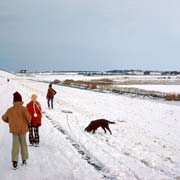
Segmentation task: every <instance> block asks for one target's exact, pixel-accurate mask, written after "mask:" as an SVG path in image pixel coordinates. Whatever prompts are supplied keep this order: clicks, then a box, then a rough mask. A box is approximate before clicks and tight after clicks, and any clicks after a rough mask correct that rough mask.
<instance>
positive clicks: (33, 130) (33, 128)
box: [26, 94, 42, 147]
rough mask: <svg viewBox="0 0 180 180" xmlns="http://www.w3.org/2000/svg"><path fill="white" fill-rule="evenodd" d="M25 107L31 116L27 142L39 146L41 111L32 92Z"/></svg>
mask: <svg viewBox="0 0 180 180" xmlns="http://www.w3.org/2000/svg"><path fill="white" fill-rule="evenodd" d="M26 107H27V109H28V112H29V114H30V115H31V117H32V120H31V123H30V124H29V142H30V144H31V145H35V147H37V146H39V127H40V126H41V118H42V112H41V105H40V103H39V102H38V101H37V95H36V94H32V96H31V101H30V102H29V103H28V104H27V106H26Z"/></svg>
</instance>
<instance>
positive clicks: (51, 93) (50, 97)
mask: <svg viewBox="0 0 180 180" xmlns="http://www.w3.org/2000/svg"><path fill="white" fill-rule="evenodd" d="M56 93H57V92H56V91H55V90H54V89H53V88H52V84H49V88H48V91H47V95H46V98H47V103H48V108H50V105H51V108H52V109H53V99H54V95H55V94H56Z"/></svg>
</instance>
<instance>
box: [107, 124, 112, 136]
mask: <svg viewBox="0 0 180 180" xmlns="http://www.w3.org/2000/svg"><path fill="white" fill-rule="evenodd" d="M106 129H107V130H108V131H109V132H110V134H112V132H111V130H110V129H109V126H107V127H106Z"/></svg>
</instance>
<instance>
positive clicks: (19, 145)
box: [2, 92, 31, 169]
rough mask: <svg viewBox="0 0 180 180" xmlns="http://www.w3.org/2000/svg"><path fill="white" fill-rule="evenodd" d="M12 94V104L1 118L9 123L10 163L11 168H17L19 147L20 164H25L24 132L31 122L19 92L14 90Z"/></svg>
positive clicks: (26, 152) (26, 155)
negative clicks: (10, 139)
mask: <svg viewBox="0 0 180 180" xmlns="http://www.w3.org/2000/svg"><path fill="white" fill-rule="evenodd" d="M13 96H14V97H13V106H12V107H10V108H9V109H8V110H7V111H6V113H5V114H4V115H3V116H2V120H3V121H5V122H6V123H8V124H9V129H10V133H12V138H13V140H12V152H11V153H12V154H11V156H12V165H13V169H17V167H18V159H19V150H20V149H21V156H22V164H23V165H24V164H26V160H27V159H28V148H27V143H26V133H27V132H28V124H29V123H30V122H31V116H30V114H29V113H28V110H27V108H26V107H24V106H23V102H22V96H21V94H19V92H15V93H14V94H13Z"/></svg>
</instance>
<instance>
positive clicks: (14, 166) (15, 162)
mask: <svg viewBox="0 0 180 180" xmlns="http://www.w3.org/2000/svg"><path fill="white" fill-rule="evenodd" d="M12 165H13V169H14V170H15V169H17V161H13V162H12Z"/></svg>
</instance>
